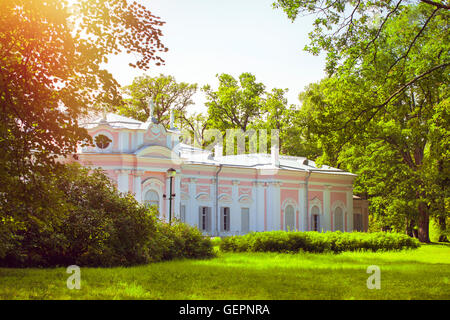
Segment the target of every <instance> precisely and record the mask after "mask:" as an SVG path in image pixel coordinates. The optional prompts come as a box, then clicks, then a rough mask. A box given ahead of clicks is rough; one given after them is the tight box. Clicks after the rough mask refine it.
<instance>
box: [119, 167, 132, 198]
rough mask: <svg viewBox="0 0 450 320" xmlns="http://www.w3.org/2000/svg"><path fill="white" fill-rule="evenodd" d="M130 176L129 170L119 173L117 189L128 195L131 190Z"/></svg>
mask: <svg viewBox="0 0 450 320" xmlns="http://www.w3.org/2000/svg"><path fill="white" fill-rule="evenodd" d="M128 174H129V170H118V171H117V188H118V189H119V191H120V192H123V193H127V192H128V191H129V190H130V189H129V186H128Z"/></svg>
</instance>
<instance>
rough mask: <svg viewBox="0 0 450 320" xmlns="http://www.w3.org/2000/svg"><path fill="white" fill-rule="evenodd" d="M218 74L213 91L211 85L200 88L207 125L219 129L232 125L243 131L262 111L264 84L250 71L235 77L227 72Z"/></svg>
mask: <svg viewBox="0 0 450 320" xmlns="http://www.w3.org/2000/svg"><path fill="white" fill-rule="evenodd" d="M217 78H218V79H219V87H218V89H217V90H216V91H214V90H213V89H212V88H211V86H210V85H206V86H204V87H203V88H202V90H203V91H204V92H205V94H206V99H207V102H206V106H207V107H208V116H209V117H208V122H209V126H210V127H211V128H215V129H219V130H220V131H222V132H225V130H226V129H232V128H238V129H242V130H243V131H246V130H247V127H249V125H251V124H252V122H253V121H255V120H256V119H257V118H258V116H259V115H260V113H261V108H262V105H263V102H264V94H265V86H264V85H263V84H262V83H260V82H256V77H255V76H254V75H252V74H251V73H242V74H241V75H240V76H239V79H238V80H236V79H235V78H234V77H233V76H231V75H229V74H226V73H223V74H221V75H217Z"/></svg>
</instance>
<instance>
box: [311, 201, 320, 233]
mask: <svg viewBox="0 0 450 320" xmlns="http://www.w3.org/2000/svg"><path fill="white" fill-rule="evenodd" d="M311 230H312V231H320V210H319V207H318V206H313V207H312V208H311Z"/></svg>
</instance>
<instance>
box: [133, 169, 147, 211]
mask: <svg viewBox="0 0 450 320" xmlns="http://www.w3.org/2000/svg"><path fill="white" fill-rule="evenodd" d="M143 174H144V172H143V171H136V172H135V174H134V188H133V189H134V197H135V198H136V200H137V201H138V202H141V203H142V181H141V177H142V175H143Z"/></svg>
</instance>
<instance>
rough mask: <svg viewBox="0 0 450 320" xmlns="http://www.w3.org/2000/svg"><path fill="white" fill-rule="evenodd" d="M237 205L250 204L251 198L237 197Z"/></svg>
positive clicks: (246, 196)
mask: <svg viewBox="0 0 450 320" xmlns="http://www.w3.org/2000/svg"><path fill="white" fill-rule="evenodd" d="M239 203H242V204H250V203H252V198H250V197H249V196H248V195H246V194H244V195H242V196H241V197H239Z"/></svg>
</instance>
